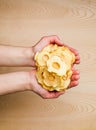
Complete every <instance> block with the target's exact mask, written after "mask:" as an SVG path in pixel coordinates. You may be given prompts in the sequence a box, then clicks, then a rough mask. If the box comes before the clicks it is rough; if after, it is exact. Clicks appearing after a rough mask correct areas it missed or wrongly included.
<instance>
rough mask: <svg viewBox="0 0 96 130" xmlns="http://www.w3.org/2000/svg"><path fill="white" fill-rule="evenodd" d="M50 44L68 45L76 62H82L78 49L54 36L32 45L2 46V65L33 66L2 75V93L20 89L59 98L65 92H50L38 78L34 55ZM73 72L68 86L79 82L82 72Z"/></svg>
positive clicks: (0, 89)
mask: <svg viewBox="0 0 96 130" xmlns="http://www.w3.org/2000/svg"><path fill="white" fill-rule="evenodd" d="M49 44H57V45H60V46H66V47H68V48H69V49H70V50H71V51H72V52H73V53H74V54H75V57H76V60H75V63H74V64H79V63H80V56H79V53H78V51H77V50H75V49H73V48H71V47H69V46H67V45H65V44H64V43H63V42H61V40H60V39H59V38H58V37H57V36H55V35H53V36H45V37H42V38H41V39H40V41H39V42H38V43H37V44H35V45H34V46H32V47H13V46H3V45H1V46H0V66H16V67H19V66H26V67H33V68H34V69H32V70H31V71H28V72H13V73H8V74H1V75H0V95H4V94H8V93H14V92H20V91H27V90H30V91H33V92H35V93H36V94H38V95H40V96H41V97H42V98H57V97H59V96H60V95H62V94H64V93H65V91H62V92H56V91H53V92H49V91H47V90H45V89H43V88H42V86H41V85H40V84H38V81H37V79H36V66H35V60H34V56H35V54H36V52H38V51H41V50H42V49H43V48H44V47H45V46H47V45H49ZM72 71H73V74H72V77H71V82H70V85H69V87H68V88H72V87H75V86H77V85H78V84H79V78H80V73H79V71H78V70H76V69H74V68H73V70H72Z"/></svg>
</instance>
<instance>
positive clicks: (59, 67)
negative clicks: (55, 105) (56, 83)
mask: <svg viewBox="0 0 96 130" xmlns="http://www.w3.org/2000/svg"><path fill="white" fill-rule="evenodd" d="M47 67H48V71H49V72H54V73H56V74H57V75H59V76H62V75H65V73H66V68H67V66H66V64H65V62H63V61H62V60H61V59H60V57H58V56H51V57H50V59H49V60H48V61H47Z"/></svg>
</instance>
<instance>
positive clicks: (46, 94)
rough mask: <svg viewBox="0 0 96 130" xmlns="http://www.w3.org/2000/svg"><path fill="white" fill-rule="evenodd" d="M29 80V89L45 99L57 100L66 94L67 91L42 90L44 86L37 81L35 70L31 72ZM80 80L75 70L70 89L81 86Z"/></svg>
mask: <svg viewBox="0 0 96 130" xmlns="http://www.w3.org/2000/svg"><path fill="white" fill-rule="evenodd" d="M29 79H30V80H29V81H30V87H29V88H28V89H29V90H31V91H33V92H35V93H36V94H38V95H40V96H41V97H42V98H44V99H50V98H57V97H59V96H60V95H62V94H64V93H65V91H62V92H57V91H53V92H50V91H48V90H46V89H44V88H42V86H41V85H40V84H38V81H37V79H36V70H35V69H33V70H32V71H31V72H29ZM78 80H79V72H78V71H77V70H75V69H74V70H73V75H72V78H71V83H70V85H69V87H68V89H69V88H72V87H75V86H77V85H78V84H79V82H78Z"/></svg>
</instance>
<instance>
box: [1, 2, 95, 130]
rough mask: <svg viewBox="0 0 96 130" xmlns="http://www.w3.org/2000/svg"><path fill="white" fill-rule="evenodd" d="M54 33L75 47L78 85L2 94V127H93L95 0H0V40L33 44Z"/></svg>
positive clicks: (36, 129)
mask: <svg viewBox="0 0 96 130" xmlns="http://www.w3.org/2000/svg"><path fill="white" fill-rule="evenodd" d="M52 34H56V35H58V36H59V37H60V38H61V40H62V41H63V42H65V43H66V44H68V45H70V46H72V47H74V48H76V49H77V50H78V51H79V53H80V56H81V64H80V65H79V66H78V67H77V68H78V69H79V70H80V72H81V79H80V85H79V86H78V87H76V88H73V89H70V90H68V91H66V93H65V94H64V95H63V96H61V97H59V98H57V99H50V100H44V99H42V98H40V97H39V96H37V95H36V94H34V93H33V92H21V93H15V94H10V95H6V96H1V97H0V130H67V129H70V130H72V129H74V130H75V129H76V130H77V129H78V130H79V129H80V130H93V129H94V130H96V0H0V44H4V45H19V46H32V45H33V44H35V43H36V42H37V41H38V40H39V39H40V38H41V37H42V36H44V35H52ZM27 69H31V68H7V67H2V68H0V73H7V72H12V71H19V70H27Z"/></svg>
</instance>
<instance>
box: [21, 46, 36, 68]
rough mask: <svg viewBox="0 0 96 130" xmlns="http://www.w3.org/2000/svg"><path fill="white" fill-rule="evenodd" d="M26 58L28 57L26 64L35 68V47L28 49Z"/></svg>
mask: <svg viewBox="0 0 96 130" xmlns="http://www.w3.org/2000/svg"><path fill="white" fill-rule="evenodd" d="M24 56H25V57H26V59H27V60H26V62H27V63H26V64H27V65H28V66H31V67H34V66H35V61H34V56H35V52H34V49H33V47H28V48H26V49H25V50H24Z"/></svg>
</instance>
